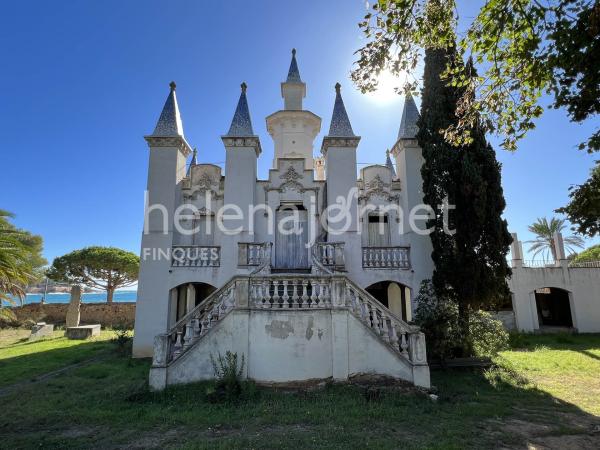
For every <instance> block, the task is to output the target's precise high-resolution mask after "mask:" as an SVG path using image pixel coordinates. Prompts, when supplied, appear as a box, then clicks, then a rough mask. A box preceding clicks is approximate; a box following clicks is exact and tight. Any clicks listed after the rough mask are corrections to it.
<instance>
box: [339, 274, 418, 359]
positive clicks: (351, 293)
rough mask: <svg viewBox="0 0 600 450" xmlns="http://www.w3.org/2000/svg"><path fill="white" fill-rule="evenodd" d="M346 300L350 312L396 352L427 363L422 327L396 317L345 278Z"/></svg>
mask: <svg viewBox="0 0 600 450" xmlns="http://www.w3.org/2000/svg"><path fill="white" fill-rule="evenodd" d="M344 297H345V305H346V306H347V307H348V308H349V309H350V311H351V312H352V313H354V315H355V316H356V317H358V318H359V319H360V320H361V322H362V323H364V324H365V325H366V326H367V327H368V328H370V329H371V330H373V332H374V333H375V334H376V335H378V336H379V337H380V338H381V339H382V340H383V341H384V342H386V343H387V344H389V345H390V346H391V347H392V348H393V349H394V350H395V351H397V352H398V353H400V354H401V355H402V356H404V357H405V358H407V359H409V360H410V361H411V362H413V363H415V364H426V362H427V356H426V348H425V335H424V334H423V333H421V332H420V330H419V327H417V326H412V325H409V324H408V323H406V322H404V321H403V320H402V319H400V318H398V317H397V316H395V315H394V314H393V313H392V312H391V311H390V310H389V309H388V308H386V307H385V306H383V305H382V304H381V303H380V302H378V301H377V300H376V299H375V297H373V296H371V295H370V294H369V293H368V292H367V291H365V290H364V289H362V288H360V287H358V286H357V285H356V284H354V283H353V282H351V281H350V280H349V279H345V284H344Z"/></svg>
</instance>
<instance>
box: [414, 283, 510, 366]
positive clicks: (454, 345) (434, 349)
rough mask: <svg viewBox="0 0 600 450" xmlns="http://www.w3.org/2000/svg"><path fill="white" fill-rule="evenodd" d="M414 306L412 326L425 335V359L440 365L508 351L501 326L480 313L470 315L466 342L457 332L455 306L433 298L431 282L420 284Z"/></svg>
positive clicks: (474, 312)
mask: <svg viewBox="0 0 600 450" xmlns="http://www.w3.org/2000/svg"><path fill="white" fill-rule="evenodd" d="M416 302H417V309H416V311H415V322H416V323H417V324H418V325H419V326H420V327H421V331H423V333H425V337H426V340H425V342H426V344H427V353H428V355H429V357H431V358H439V359H440V361H441V362H442V363H443V362H444V361H445V360H446V359H448V358H453V357H458V356H477V357H491V356H494V355H496V354H497V353H498V352H499V351H501V350H504V349H506V348H508V341H509V336H508V332H507V331H506V329H505V328H504V326H503V325H502V322H501V321H499V320H496V319H494V318H493V317H492V316H491V315H490V314H489V313H487V312H484V311H472V312H471V314H470V317H469V338H468V339H469V340H468V341H467V340H466V338H465V337H464V336H463V335H462V333H461V331H460V327H459V320H458V319H459V318H458V305H457V304H456V302H454V301H452V300H450V299H447V298H440V297H439V296H437V295H436V294H435V292H434V290H433V286H432V284H431V281H429V280H425V281H423V283H422V284H421V289H420V290H419V294H418V296H417V298H416ZM466 349H469V351H470V354H466V352H467V350H466Z"/></svg>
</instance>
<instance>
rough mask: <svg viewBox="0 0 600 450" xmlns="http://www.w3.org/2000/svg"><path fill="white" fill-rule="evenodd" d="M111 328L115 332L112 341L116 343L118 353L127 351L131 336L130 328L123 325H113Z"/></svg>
mask: <svg viewBox="0 0 600 450" xmlns="http://www.w3.org/2000/svg"><path fill="white" fill-rule="evenodd" d="M112 330H113V333H114V334H115V337H114V338H113V340H112V341H113V342H114V343H115V344H116V346H117V351H118V352H119V353H127V352H128V350H129V347H130V344H131V340H132V338H133V336H132V333H131V330H130V329H129V328H127V327H125V326H123V325H116V326H113V329H112Z"/></svg>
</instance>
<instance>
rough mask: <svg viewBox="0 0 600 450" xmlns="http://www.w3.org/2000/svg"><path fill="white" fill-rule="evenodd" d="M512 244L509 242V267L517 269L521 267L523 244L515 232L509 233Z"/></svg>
mask: <svg viewBox="0 0 600 450" xmlns="http://www.w3.org/2000/svg"><path fill="white" fill-rule="evenodd" d="M511 236H512V239H513V241H512V244H510V253H511V256H512V261H511V262H512V264H511V267H513V268H515V269H518V268H521V267H523V246H522V244H521V241H519V238H518V236H517V233H511Z"/></svg>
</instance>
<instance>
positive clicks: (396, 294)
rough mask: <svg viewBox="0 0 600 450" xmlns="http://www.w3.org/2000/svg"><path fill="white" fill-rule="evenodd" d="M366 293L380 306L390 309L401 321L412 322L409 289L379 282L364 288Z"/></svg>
mask: <svg viewBox="0 0 600 450" xmlns="http://www.w3.org/2000/svg"><path fill="white" fill-rule="evenodd" d="M366 291H367V292H368V293H369V294H371V295H372V296H373V297H375V298H376V299H377V300H378V301H379V302H380V303H381V304H382V305H384V306H386V307H387V308H389V309H390V311H392V312H393V313H394V314H395V315H396V316H398V317H401V318H402V320H404V321H406V322H410V321H411V320H412V308H411V301H410V288H409V287H408V286H405V285H403V284H401V283H397V282H395V281H380V282H379V283H374V284H372V285H370V286H369V287H367V288H366Z"/></svg>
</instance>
